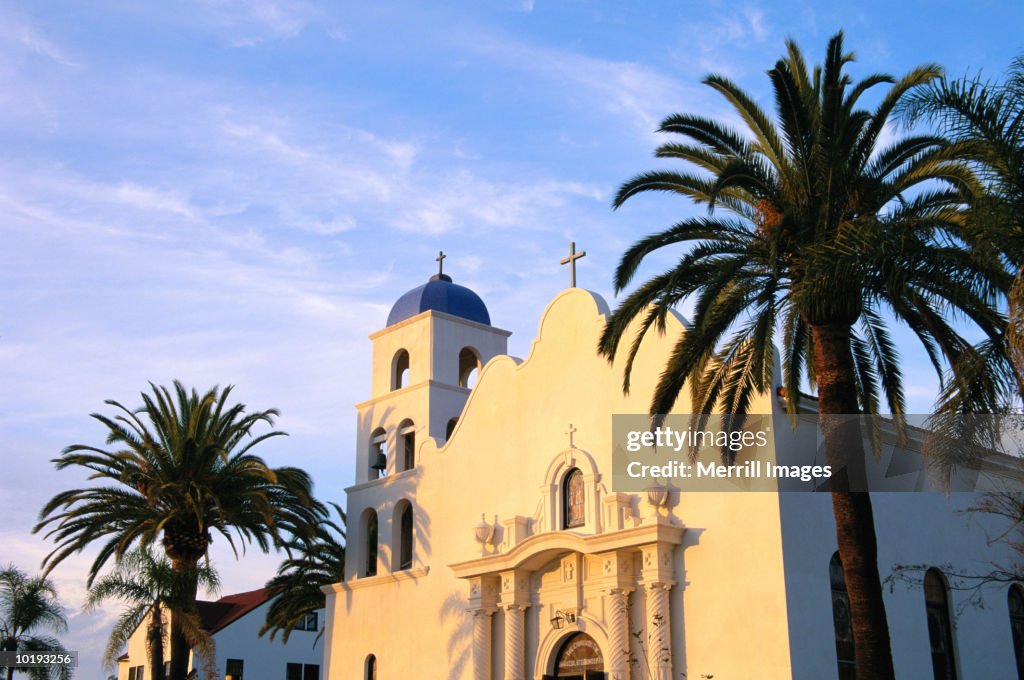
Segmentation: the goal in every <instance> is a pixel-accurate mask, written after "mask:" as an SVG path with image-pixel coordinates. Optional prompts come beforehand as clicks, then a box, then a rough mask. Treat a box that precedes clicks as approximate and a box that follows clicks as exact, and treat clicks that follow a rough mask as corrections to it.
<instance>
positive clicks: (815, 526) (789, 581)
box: [780, 492, 1016, 680]
mask: <svg viewBox="0 0 1024 680" xmlns="http://www.w3.org/2000/svg"><path fill="white" fill-rule="evenodd" d="M780 498H781V505H782V511H783V512H782V516H783V527H784V531H783V542H784V545H785V561H786V590H787V597H788V600H789V627H790V638H791V640H792V641H793V659H794V660H793V677H794V678H809V679H811V678H828V677H835V676H836V651H835V640H834V637H833V629H832V601H831V590H830V584H829V574H828V565H829V560H830V559H831V558H832V554H833V553H834V552H835V550H836V539H835V524H834V521H833V519H832V502H831V498H830V497H829V495H828V494H821V495H818V494H803V493H791V494H781V495H780ZM975 500H976V497H975V496H974V494H967V493H955V494H950V495H948V496H947V495H943V494H941V493H923V492H915V493H874V494H872V503H873V511H874V516H875V530H876V534H877V536H878V547H879V555H878V562H879V572H880V575H881V577H882V578H883V579H885V578H886V577H887V576H889V575H890V574H892V572H893V568H894V567H895V566H896V565H925V566H930V567H938V568H940V569H942V570H947V569H950V568H951V569H953V570H964V571H966V572H968V573H974V574H982V573H987V572H989V571H991V569H992V563H993V561H995V562H1000V561H1001V562H1003V563H1004V564H1005V563H1007V562H1008V561H1009V557H1010V556H1009V555H1008V554H1007V553H1006V549H1005V547H1000V546H994V547H993V546H989V545H988V544H987V542H986V537H987V536H993V537H994V536H995V535H997V534H998V533H999V531H1000V527H999V523H998V522H995V521H993V518H991V517H985V516H981V515H978V514H968V513H964V512H963V510H964V509H966V508H968V507H970V506H971V505H972V504H973V503H974V502H975ZM918 576H919V577H920V576H923V574H919V575H918ZM949 595H950V604H951V610H952V611H951V618H952V624H953V644H954V648H955V650H956V658H957V668H958V677H959V678H963V679H967V680H969V679H971V678H1011V677H1015V673H1016V665H1015V664H1016V661H1015V658H1014V653H1013V640H1012V637H1011V632H1010V619H1009V610H1008V607H1007V599H1006V598H1007V586H1006V585H1001V586H999V585H994V586H992V587H986V588H985V589H983V590H981V591H980V596H981V597H980V604H971V603H969V602H968V600H969V599H970V597H971V594H970V593H968V592H964V591H956V590H951V591H950V593H949ZM884 597H885V605H886V615H887V618H888V621H889V633H890V636H891V638H892V649H893V662H894V664H895V670H896V676H897V677H898V678H907V679H908V680H931V678H932V677H933V673H932V660H931V646H930V643H929V640H928V624H927V620H926V617H925V602H924V591H923V589H922V587H921V586H920V585H916V586H914V585H909V584H907V583H905V582H902V581H897V582H895V583H894V584H893V585H892V586H887V587H886V588H885V592H884Z"/></svg>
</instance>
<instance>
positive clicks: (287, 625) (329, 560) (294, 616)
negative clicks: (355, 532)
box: [260, 503, 345, 642]
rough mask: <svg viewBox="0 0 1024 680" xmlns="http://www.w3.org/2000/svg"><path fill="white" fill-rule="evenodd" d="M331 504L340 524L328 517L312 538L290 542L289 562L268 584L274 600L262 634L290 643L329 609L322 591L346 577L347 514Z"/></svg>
mask: <svg viewBox="0 0 1024 680" xmlns="http://www.w3.org/2000/svg"><path fill="white" fill-rule="evenodd" d="M331 505H332V506H333V507H334V510H335V512H336V513H337V514H338V521H337V522H333V521H331V520H328V519H326V518H325V519H324V520H323V521H322V522H321V523H320V524H319V525H317V527H316V530H315V531H314V533H313V534H312V535H311V536H296V537H294V538H293V539H292V540H291V541H289V543H288V545H287V549H288V553H289V554H288V557H287V559H285V561H284V562H282V563H281V566H280V567H278V569H277V574H276V575H275V576H274V578H272V579H271V580H270V581H268V582H267V590H269V591H270V594H271V597H273V598H274V599H273V600H271V602H270V607H269V608H268V609H267V619H266V622H265V623H264V624H263V627H262V628H260V635H264V634H265V633H268V632H269V633H270V639H271V640H273V639H274V636H275V635H276V634H277V633H278V632H280V633H281V639H282V640H283V641H284V642H288V637H289V636H290V635H291V632H292V631H293V630H295V628H296V627H297V626H299V625H300V624H302V622H303V621H304V620H305V619H306V617H307V616H308V615H309V614H312V613H314V612H315V611H317V610H318V609H323V608H324V607H325V606H326V602H327V596H326V595H324V592H323V591H322V590H320V588H321V587H322V586H328V585H331V584H332V583H338V582H339V581H341V580H342V579H343V578H344V574H345V511H344V510H342V509H341V506H339V505H338V504H336V503H331ZM322 634H323V631H322V630H321V632H320V635H322ZM320 635H317V639H320Z"/></svg>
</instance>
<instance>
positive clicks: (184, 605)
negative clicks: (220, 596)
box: [167, 557, 199, 680]
mask: <svg viewBox="0 0 1024 680" xmlns="http://www.w3.org/2000/svg"><path fill="white" fill-rule="evenodd" d="M171 563H172V565H173V568H174V571H175V572H177V573H178V574H179V575H181V576H182V578H183V579H184V581H185V582H184V583H183V585H182V601H181V602H180V603H179V605H180V608H181V611H180V612H179V611H173V612H172V613H171V673H170V677H169V678H168V679H167V680H186V675H187V674H188V661H189V653H190V652H191V651H192V645H191V641H190V640H189V637H188V635H186V634H185V631H184V629H183V626H182V616H181V615H184V616H189V615H192V614H194V613H195V610H196V596H197V595H198V593H199V571H198V569H197V568H196V567H197V565H198V564H199V560H198V559H196V560H194V561H192V562H191V564H188V563H185V562H184V561H181V560H177V559H174V558H173V557H172V560H171ZM175 614H180V615H178V616H175Z"/></svg>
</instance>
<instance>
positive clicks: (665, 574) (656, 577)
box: [640, 543, 676, 680]
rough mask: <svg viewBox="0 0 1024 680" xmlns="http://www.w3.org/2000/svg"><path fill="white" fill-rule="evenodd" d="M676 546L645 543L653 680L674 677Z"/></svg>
mask: <svg viewBox="0 0 1024 680" xmlns="http://www.w3.org/2000/svg"><path fill="white" fill-rule="evenodd" d="M672 549H673V546H672V545H670V544H667V543H654V544H651V545H645V546H643V547H642V548H641V549H640V552H641V554H642V555H643V567H642V572H641V575H642V580H641V585H643V588H644V592H645V593H646V595H647V616H646V621H645V623H646V628H647V631H646V632H647V635H646V636H645V641H646V645H647V648H646V652H647V654H646V656H647V664H648V667H649V668H650V670H651V677H652V678H654V680H672V617H671V613H670V610H669V600H668V595H669V591H671V590H672V586H674V585H675V584H676V581H675V579H674V578H673V576H675V574H674V573H673V568H672Z"/></svg>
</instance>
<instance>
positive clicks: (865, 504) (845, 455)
mask: <svg viewBox="0 0 1024 680" xmlns="http://www.w3.org/2000/svg"><path fill="white" fill-rule="evenodd" d="M850 328H851V327H850V325H849V324H841V323H840V324H827V325H826V324H822V325H816V326H812V330H813V337H814V373H815V380H816V381H817V384H818V413H819V414H820V415H821V416H824V417H823V418H822V419H821V420H822V431H823V434H824V437H825V453H826V456H827V457H828V461H829V464H830V465H832V470H833V472H834V476H833V478H832V512H833V513H834V515H835V522H836V542H837V544H838V546H839V559H840V561H841V562H842V565H843V573H844V575H845V577H846V590H847V593H848V595H849V598H850V618H851V624H852V628H853V647H854V658H855V659H856V662H857V679H858V680H892V679H893V678H894V677H895V672H894V670H893V665H892V649H891V645H890V641H889V625H888V622H887V621H886V617H885V602H884V601H883V600H882V583H881V579H880V578H879V576H878V544H877V539H876V537H875V521H874V517H873V513H872V511H871V496H870V495H869V494H868V493H867V492H866V491H863V490H860V491H857V490H853V491H851V488H852V489H864V488H865V487H864V486H862V485H861V484H862V483H863V462H864V441H863V438H862V436H861V432H860V424H859V422H857V419H856V418H849V417H847V418H842V417H841V416H843V415H847V416H849V415H854V414H857V413H859V407H858V404H857V388H856V382H855V375H856V374H855V369H854V364H853V355H852V353H851V351H850V340H851V330H850ZM830 416H832V417H830ZM835 416H839V417H835Z"/></svg>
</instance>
